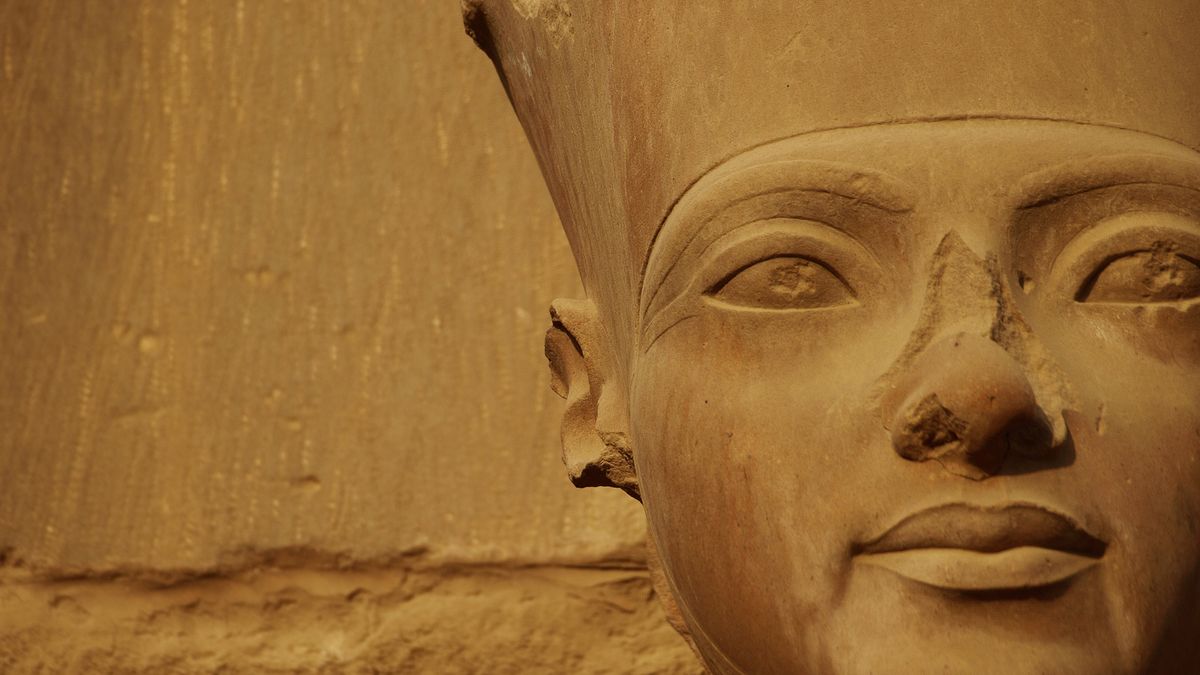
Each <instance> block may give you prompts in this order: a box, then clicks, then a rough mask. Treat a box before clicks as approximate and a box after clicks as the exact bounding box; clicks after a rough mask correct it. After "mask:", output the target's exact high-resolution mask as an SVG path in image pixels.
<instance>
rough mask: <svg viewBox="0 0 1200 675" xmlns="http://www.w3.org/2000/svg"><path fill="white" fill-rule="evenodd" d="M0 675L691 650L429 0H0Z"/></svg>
mask: <svg viewBox="0 0 1200 675" xmlns="http://www.w3.org/2000/svg"><path fill="white" fill-rule="evenodd" d="M0 186H3V187H2V188H0V308H2V310H3V320H2V321H0V383H2V384H0V671H3V672H23V671H35V670H37V669H38V668H39V667H43V666H44V667H48V668H50V669H51V670H61V669H63V668H66V669H68V670H76V671H90V672H95V671H121V672H211V671H212V670H214V669H216V668H218V667H221V666H224V667H226V668H227V669H228V670H227V672H240V671H245V672H308V671H323V672H380V671H382V672H476V671H487V672H621V673H624V672H647V673H649V672H695V671H696V666H695V665H694V664H693V662H692V659H691V657H690V654H689V653H688V652H687V649H686V647H685V646H684V645H683V642H682V641H681V640H679V639H678V638H677V636H675V635H674V634H673V632H672V631H671V629H670V628H669V627H667V625H666V624H665V621H664V619H663V617H662V614H661V611H660V610H659V608H658V606H657V604H656V600H655V599H654V598H653V597H652V595H651V593H650V590H649V584H648V582H647V580H646V574H645V571H644V564H643V562H642V561H643V553H642V538H643V529H642V527H643V526H642V521H641V514H640V509H639V508H638V507H637V505H636V504H635V503H633V502H632V501H631V500H628V498H626V497H625V496H624V495H623V494H621V493H618V492H616V491H599V490H593V491H576V490H574V489H573V488H571V487H570V485H569V483H568V482H567V480H566V478H565V473H564V471H563V469H562V467H561V464H560V462H559V458H558V446H557V423H558V419H557V418H558V415H559V413H560V412H561V403H560V402H559V400H558V399H557V398H556V397H554V395H553V394H552V393H551V392H550V389H549V385H548V381H547V379H548V378H547V373H546V367H545V364H544V360H543V358H542V356H541V335H542V332H543V331H544V329H545V327H546V325H547V323H548V321H547V319H546V308H547V307H548V305H549V302H550V300H551V299H552V298H554V297H559V296H578V295H579V294H580V292H581V291H580V289H579V287H578V281H577V277H576V274H575V271H574V265H573V262H572V261H571V258H570V253H569V251H568V250H567V248H566V245H565V241H564V238H563V236H562V234H561V233H560V231H559V228H558V224H557V221H556V217H555V215H554V212H553V208H552V206H551V204H550V202H549V198H548V196H547V194H546V192H545V188H544V187H543V185H542V183H541V179H540V176H539V175H538V173H537V168H536V164H535V162H534V160H533V157H532V155H531V153H530V151H529V150H528V148H527V146H526V142H525V139H524V137H523V135H522V134H521V131H520V128H519V125H518V124H517V122H516V120H515V117H514V116H513V115H512V113H511V111H510V109H509V107H508V104H507V101H505V99H504V96H503V92H502V90H501V87H500V85H499V83H498V81H497V78H496V76H495V73H494V72H493V71H492V69H491V66H490V64H489V63H488V61H487V59H486V58H485V57H484V56H483V55H482V54H481V53H479V52H477V51H476V50H475V49H474V47H473V46H472V45H471V43H470V40H469V39H468V38H466V37H465V36H464V35H463V32H462V28H461V23H460V20H459V16H458V9H457V3H455V2H453V1H452V0H428V1H422V0H404V1H402V2H396V1H395V0H360V1H357V2H336V3H335V2H298V1H291V2H289V1H287V0H264V1H256V2H246V1H245V0H210V1H206V2H201V1H199V0H191V1H190V2H189V1H188V0H172V1H168V0H122V1H117V0H109V1H103V0H86V1H81V0H0Z"/></svg>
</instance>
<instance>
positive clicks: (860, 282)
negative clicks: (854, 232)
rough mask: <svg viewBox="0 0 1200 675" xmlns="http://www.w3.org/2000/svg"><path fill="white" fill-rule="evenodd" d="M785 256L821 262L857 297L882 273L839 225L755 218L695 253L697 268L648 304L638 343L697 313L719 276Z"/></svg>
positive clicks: (868, 254) (717, 281)
mask: <svg viewBox="0 0 1200 675" xmlns="http://www.w3.org/2000/svg"><path fill="white" fill-rule="evenodd" d="M785 255H798V256H802V257H805V258H810V259H813V260H815V261H818V262H820V263H822V264H823V265H824V266H825V267H826V268H827V269H829V270H830V271H831V272H832V273H833V274H834V275H835V276H836V277H838V279H839V280H841V281H842V282H843V283H845V284H846V285H847V286H848V287H849V288H850V289H851V292H852V293H854V294H855V296H856V297H858V296H859V295H860V293H859V289H860V287H867V286H870V285H873V284H878V283H880V282H881V280H882V277H883V269H882V267H881V266H880V265H879V261H878V259H877V258H876V256H875V255H874V254H873V253H872V252H871V251H870V250H869V249H868V248H867V247H865V246H863V245H862V244H861V243H859V242H858V241H857V240H856V239H854V238H853V237H851V236H850V235H849V234H847V233H845V232H843V231H841V230H838V229H836V228H833V227H831V226H829V225H827V224H825V223H821V222H819V221H814V220H806V219H797V218H770V219H766V220H759V221H755V222H752V223H748V224H746V225H743V226H741V227H739V228H737V229H735V230H733V231H731V232H728V233H726V234H725V235H724V236H722V237H720V238H718V239H717V240H716V241H714V242H713V243H712V244H710V245H709V246H708V247H707V248H706V250H705V253H704V254H702V255H701V256H699V260H697V262H696V264H695V269H696V270H697V271H696V273H694V274H693V275H692V277H691V279H690V280H689V281H688V282H687V283H686V285H684V286H683V287H682V288H681V289H680V291H679V292H677V293H674V294H673V295H671V296H670V297H665V298H662V299H659V300H658V301H656V302H655V303H654V304H653V305H652V306H651V307H650V309H649V311H648V312H647V314H646V320H645V323H644V324H643V331H642V336H643V344H646V345H649V344H652V343H653V342H654V340H655V339H656V338H657V337H658V336H659V335H661V334H662V333H663V332H665V331H666V329H668V328H670V327H671V326H673V325H675V324H676V323H678V322H679V321H681V320H682V319H684V318H687V317H688V316H691V315H694V314H695V313H696V312H698V311H699V310H700V309H701V308H702V305H701V303H702V302H703V300H704V298H705V297H706V293H707V292H708V291H709V289H711V288H712V287H713V286H714V285H716V284H717V283H719V282H720V281H721V280H723V279H725V278H727V277H728V276H729V275H731V274H733V273H735V272H736V271H737V270H739V269H741V268H744V267H746V266H748V265H751V264H753V263H755V262H759V261H762V260H768V259H770V258H774V257H778V256H785ZM864 261H865V264H864ZM848 270H849V271H848ZM848 277H851V278H853V279H854V280H853V281H851V280H850V279H848Z"/></svg>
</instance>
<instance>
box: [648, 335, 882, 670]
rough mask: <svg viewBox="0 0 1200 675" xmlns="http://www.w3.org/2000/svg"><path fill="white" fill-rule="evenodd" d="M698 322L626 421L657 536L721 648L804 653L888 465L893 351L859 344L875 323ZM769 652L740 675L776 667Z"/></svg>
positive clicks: (651, 364)
mask: <svg viewBox="0 0 1200 675" xmlns="http://www.w3.org/2000/svg"><path fill="white" fill-rule="evenodd" d="M739 320H740V321H741V323H740V324H737V325H735V323H736V322H738V321H739ZM690 323H691V325H690V326H688V330H682V327H681V329H680V330H677V331H676V332H674V333H673V334H670V335H667V336H664V338H663V339H662V340H660V341H659V343H658V344H657V345H656V346H655V348H654V349H653V350H652V351H651V352H650V353H648V354H646V355H644V357H643V358H642V359H641V360H640V361H639V364H638V368H637V372H636V374H635V386H634V388H633V397H632V400H631V403H632V408H631V412H632V415H631V417H632V425H633V433H634V442H635V448H636V452H637V453H638V454H637V462H638V475H639V480H640V482H641V485H642V494H643V498H644V500H645V502H646V510H647V513H649V514H650V522H651V527H652V531H653V533H654V535H655V539H656V541H657V542H658V543H659V546H660V548H661V549H662V553H663V556H664V560H665V562H666V563H667V566H668V568H669V569H670V570H671V575H672V579H673V582H674V583H675V586H676V591H677V592H678V593H679V594H680V596H681V598H680V599H681V600H683V602H684V604H685V605H686V606H687V608H688V609H689V610H690V611H691V612H692V613H693V614H694V615H702V616H697V618H698V619H699V623H700V624H702V625H703V626H704V628H705V631H706V632H708V633H709V634H710V635H711V636H713V637H714V638H716V637H717V634H726V638H725V639H722V640H719V642H720V643H723V644H733V645H738V644H743V645H747V646H749V645H756V644H757V645H761V644H762V639H763V636H768V635H769V636H772V638H774V639H776V640H778V641H780V643H781V644H788V643H789V642H791V643H794V642H795V640H796V639H797V638H798V637H799V635H798V634H796V633H795V631H796V629H797V628H801V629H802V628H803V626H804V625H806V624H808V623H810V620H809V619H810V617H811V615H812V614H813V613H814V612H818V611H820V610H821V609H822V608H827V607H828V606H829V604H830V603H831V602H832V596H833V595H834V594H835V593H836V589H837V586H838V578H839V576H840V575H842V574H844V573H845V564H846V563H847V561H848V553H849V544H850V541H851V538H852V537H853V535H854V534H856V533H857V532H858V531H860V530H861V529H862V527H861V525H860V520H861V519H860V517H859V515H860V514H859V510H860V509H862V508H866V507H867V506H868V505H866V504H864V503H863V502H862V501H856V502H855V503H848V502H847V500H846V495H853V494H858V493H859V491H857V490H856V489H855V485H856V481H859V480H860V479H861V478H862V471H861V470H860V468H861V466H862V465H863V464H864V463H871V461H872V457H873V455H875V454H876V453H881V452H890V450H889V449H888V448H887V447H886V445H885V444H886V433H885V432H884V431H883V428H882V424H881V422H880V417H879V413H878V412H877V411H876V409H875V406H874V405H873V404H872V403H871V402H870V392H871V389H872V387H873V385H874V382H875V380H876V379H877V378H878V377H879V375H880V374H881V373H882V372H884V371H885V370H886V368H887V365H888V363H889V361H888V357H887V355H888V353H889V351H894V349H893V348H891V347H889V346H887V345H883V344H880V343H877V342H876V343H872V342H869V341H867V340H864V341H861V342H858V341H855V340H854V339H850V338H849V336H853V335H863V336H865V335H868V334H874V333H877V332H878V331H874V332H873V331H867V330H865V328H866V325H865V324H866V317H860V318H859V321H851V322H846V321H843V322H842V323H841V324H840V325H836V326H835V325H832V324H831V323H830V322H824V323H822V322H815V321H814V322H812V323H810V324H808V325H806V326H804V327H803V330H796V329H795V327H794V326H793V327H792V328H793V329H792V330H785V329H774V328H773V329H772V330H769V331H768V330H765V329H760V327H756V326H754V325H746V323H745V321H744V319H742V318H741V317H735V318H733V319H730V318H727V317H722V316H710V317H703V316H702V317H698V318H697V319H696V320H694V321H692V322H690ZM781 325H782V324H781ZM784 328H787V327H786V326H785V327H784ZM878 459H879V458H878V457H877V456H875V457H873V461H874V463H878ZM733 606H736V607H737V608H738V611H737V612H736V615H735V616H731V615H730V612H729V611H728V609H727V608H729V607H733ZM738 635H740V636H750V635H757V636H758V637H757V638H754V639H749V638H744V637H735V636H738ZM759 652H760V653H758V654H747V655H744V658H747V659H750V661H749V662H747V661H742V660H740V659H739V663H752V662H754V660H755V659H757V658H766V657H765V656H764V655H763V654H762V653H761V650H759ZM762 666H763V667H764V668H765V667H766V663H762Z"/></svg>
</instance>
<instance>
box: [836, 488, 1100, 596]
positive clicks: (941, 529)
mask: <svg viewBox="0 0 1200 675" xmlns="http://www.w3.org/2000/svg"><path fill="white" fill-rule="evenodd" d="M1107 547H1108V545H1107V544H1106V543H1105V542H1104V541H1102V540H1101V539H1100V538H1099V537H1097V536H1096V535H1094V534H1092V533H1091V532H1089V531H1088V530H1087V529H1085V528H1084V526H1083V525H1082V524H1080V522H1079V520H1078V519H1076V518H1073V517H1071V516H1068V515H1066V514H1063V513H1060V512H1058V511H1056V510H1054V509H1051V508H1048V507H1045V506H1042V505H1039V504H1026V503H1023V504H1006V505H1001V506H988V507H984V506H976V505H973V504H944V505H940V506H935V507H933V508H929V509H925V510H923V511H918V512H917V513H914V514H912V515H909V516H906V517H904V518H903V519H901V520H900V521H899V522H898V523H896V524H895V525H893V526H892V527H890V528H889V529H888V530H887V531H886V532H884V533H883V534H881V535H879V536H878V537H875V538H874V539H872V540H870V541H868V542H866V543H864V544H861V545H859V546H856V547H855V551H854V554H855V557H856V558H857V559H858V561H859V562H862V563H867V564H872V565H876V566H879V567H884V568H886V569H889V570H891V571H892V572H895V573H897V574H899V575H901V576H904V577H907V578H909V579H912V580H914V581H918V582H921V583H924V584H926V585H930V586H935V587H939V588H946V589H953V590H961V591H986V590H1003V589H1022V588H1036V587H1039V586H1046V585H1050V584H1055V583H1058V582H1061V581H1064V580H1066V579H1068V578H1070V577H1072V576H1075V575H1076V574H1079V573H1080V572H1082V571H1084V570H1085V569H1087V568H1089V567H1091V566H1093V565H1095V564H1096V563H1098V562H1099V561H1100V558H1102V557H1103V556H1104V552H1105V550H1106V549H1107Z"/></svg>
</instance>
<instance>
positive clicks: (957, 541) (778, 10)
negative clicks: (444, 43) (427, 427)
mask: <svg viewBox="0 0 1200 675" xmlns="http://www.w3.org/2000/svg"><path fill="white" fill-rule="evenodd" d="M466 13H467V21H468V28H469V30H470V31H471V32H472V33H473V35H474V36H475V37H476V39H477V41H478V42H479V43H480V44H481V46H483V47H484V49H485V50H486V51H487V52H488V53H489V54H490V56H491V57H492V58H493V60H494V61H495V63H496V66H497V70H498V72H499V73H500V76H501V79H502V80H503V82H504V84H505V87H506V90H507V92H508V94H509V97H510V99H511V100H512V102H513V106H514V108H515V110H516V112H517V114H518V116H519V117H520V118H521V120H522V123H523V124H524V126H525V129H526V132H527V133H528V136H529V138H530V140H531V143H532V145H533V147H534V149H535V152H536V153H537V156H538V158H539V160H540V163H541V166H542V170H543V174H544V175H545V178H546V180H547V183H548V185H549V187H550V191H551V194H552V195H553V197H554V199H555V202H556V204H557V206H558V209H559V213H560V215H561V218H562V221H563V225H564V227H565V228H566V232H567V235H568V238H569V239H570V242H571V245H572V248H573V251H574V253H575V257H576V260H577V262H578V264H579V268H580V272H581V276H582V278H583V281H584V286H585V288H586V290H587V298H585V299H577V300H570V301H565V300H564V301H560V302H557V303H556V304H555V306H554V307H553V308H552V312H551V313H552V318H553V326H552V328H551V329H550V331H549V333H548V335H547V355H548V357H549V360H550V363H551V367H552V370H553V372H554V379H555V387H556V389H557V390H558V391H559V392H560V393H561V394H562V395H563V396H564V397H565V398H566V400H567V405H566V413H565V416H564V422H563V435H562V438H563V454H564V458H565V460H566V464H567V468H568V472H569V473H570V475H571V477H572V479H573V480H574V481H575V483H576V484H577V485H581V486H602V485H607V486H614V487H618V488H621V489H623V490H625V491H626V492H627V493H629V494H630V495H631V496H632V497H634V498H636V499H638V500H640V501H641V503H642V505H643V507H644V509H645V512H646V516H647V522H648V529H649V535H650V540H651V544H652V548H653V552H654V556H653V557H654V559H655V560H656V564H657V565H658V566H659V568H660V570H661V574H660V575H659V576H660V583H659V586H660V588H659V590H660V593H661V594H662V595H663V596H664V598H665V600H666V601H667V604H668V606H669V607H670V608H671V612H672V613H673V615H674V617H675V620H676V622H677V623H678V625H679V627H680V628H681V630H683V631H684V632H685V634H686V635H687V636H688V638H689V639H690V640H691V642H692V644H693V645H694V647H695V649H696V651H697V653H698V654H699V655H700V657H701V658H702V659H703V660H704V662H705V664H706V665H707V667H708V668H709V670H710V671H712V672H714V673H857V672H872V673H887V672H897V673H912V672H976V673H978V672H1004V673H1010V672H1054V673H1108V672H1121V673H1140V672H1182V671H1183V670H1186V669H1187V668H1186V666H1187V664H1194V663H1196V662H1197V659H1200V653H1198V652H1197V650H1198V649H1200V641H1198V640H1197V639H1196V638H1198V637H1200V576H1198V573H1200V152H1198V151H1197V148H1200V40H1197V39H1196V38H1195V36H1196V35H1200V8H1197V7H1196V5H1195V2H1194V0H1151V1H1149V2H1137V3H1134V2H1127V3H1118V2H1106V3H1098V2H1092V1H1091V0H1068V1H1066V2H1058V3H1043V2H1039V3H1034V2H984V1H983V0H978V1H976V0H970V1H966V2H954V3H915V4H914V3H900V2H875V1H867V2H854V3H846V2H842V3H824V2H816V1H813V0H806V1H805V2H736V3H735V2H679V1H668V0H662V1H659V0H641V1H639V2H628V3H627V2H620V1H617V0H594V1H589V2H571V3H570V4H568V2H567V0H480V1H479V2H476V3H474V4H471V5H469V6H468V7H467V12H466Z"/></svg>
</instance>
